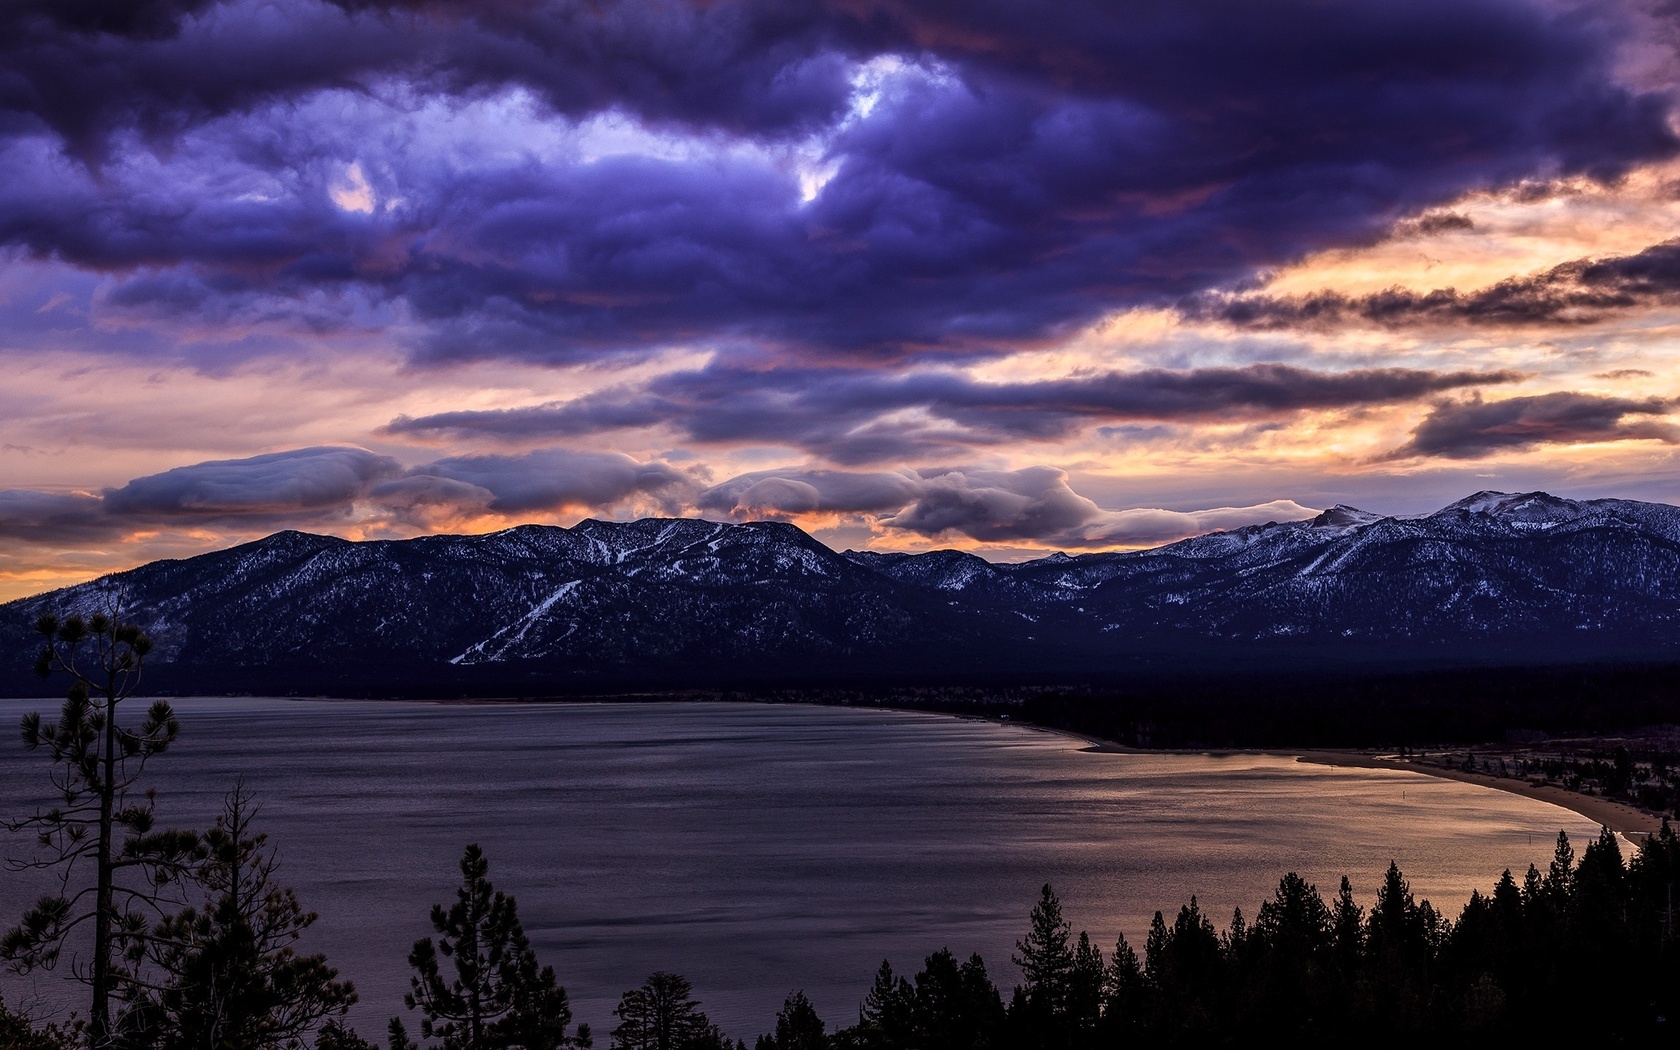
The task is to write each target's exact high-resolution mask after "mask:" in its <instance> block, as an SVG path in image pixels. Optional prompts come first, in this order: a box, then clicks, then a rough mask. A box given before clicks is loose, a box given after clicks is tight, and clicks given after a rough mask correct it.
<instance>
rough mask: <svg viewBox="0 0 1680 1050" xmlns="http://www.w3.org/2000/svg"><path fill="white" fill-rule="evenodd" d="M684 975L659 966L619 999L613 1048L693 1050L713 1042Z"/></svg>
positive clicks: (709, 1028)
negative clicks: (666, 970)
mask: <svg viewBox="0 0 1680 1050" xmlns="http://www.w3.org/2000/svg"><path fill="white" fill-rule="evenodd" d="M693 995H694V988H693V986H692V985H690V984H689V983H688V980H687V978H685V977H682V976H681V975H679V974H674V973H667V972H665V971H664V970H659V971H656V972H654V973H653V974H651V975H650V976H649V977H648V979H647V980H646V981H645V982H643V984H642V986H641V987H640V988H633V989H631V990H630V991H628V992H625V993H624V995H623V996H622V997H621V998H620V999H619V1001H618V1006H617V1008H616V1009H614V1010H613V1013H614V1015H615V1016H617V1017H618V1020H619V1024H618V1027H617V1028H614V1029H613V1031H612V1050H694V1048H696V1047H700V1046H706V1045H715V1044H716V1043H718V1042H720V1041H721V1040H720V1038H718V1037H714V1035H713V1025H712V1023H711V1021H709V1020H708V1019H707V1017H706V1015H705V1014H703V1013H701V1012H700V1004H699V1002H698V1001H696V1000H695V999H694V998H693Z"/></svg>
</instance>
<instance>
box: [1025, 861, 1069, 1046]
mask: <svg viewBox="0 0 1680 1050" xmlns="http://www.w3.org/2000/svg"><path fill="white" fill-rule="evenodd" d="M1028 921H1029V923H1030V925H1029V928H1028V930H1027V935H1026V936H1025V937H1024V938H1022V939H1021V940H1019V941H1017V942H1015V951H1016V954H1015V956H1014V962H1015V965H1016V966H1019V967H1020V968H1021V976H1022V977H1024V978H1025V979H1026V983H1025V984H1024V985H1023V986H1022V990H1023V991H1024V992H1025V993H1026V1000H1027V1002H1028V1004H1029V1005H1030V1006H1031V1007H1032V1008H1033V1010H1034V1011H1036V1012H1037V1013H1039V1014H1041V1015H1042V1016H1044V1017H1047V1018H1054V1019H1060V1018H1062V1017H1065V1016H1066V1015H1067V1010H1068V998H1069V996H1070V995H1071V993H1072V989H1073V967H1074V956H1073V948H1072V946H1071V945H1070V944H1069V943H1068V941H1069V938H1070V936H1071V934H1072V927H1071V926H1070V925H1069V924H1068V922H1067V920H1065V919H1063V918H1062V902H1061V901H1060V900H1058V899H1057V897H1056V893H1055V891H1054V890H1053V889H1051V888H1050V884H1049V883H1045V884H1044V889H1043V891H1042V892H1041V894H1040V896H1039V901H1038V903H1037V904H1035V905H1033V910H1032V915H1031V916H1030V917H1029V920H1028Z"/></svg>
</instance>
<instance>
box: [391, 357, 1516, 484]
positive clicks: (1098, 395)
mask: <svg viewBox="0 0 1680 1050" xmlns="http://www.w3.org/2000/svg"><path fill="white" fill-rule="evenodd" d="M1519 378H1521V376H1520V375H1519V374H1518V373H1516V372H1512V371H1509V370H1505V371H1489V372H1469V371H1459V372H1430V371H1423V370H1418V369H1407V368H1377V369H1358V370H1353V371H1348V372H1340V373H1331V372H1320V371H1313V370H1310V369H1304V368H1299V367H1294V366H1290V365H1283V364H1276V363H1273V364H1258V365H1250V366H1247V367H1243V368H1202V369H1191V370H1186V371H1168V370H1165V369H1150V370H1146V371H1139V372H1130V373H1120V372H1110V373H1104V374H1099V375H1091V376H1079V377H1074V378H1067V379H1058V380H1050V381H1041V382H1016V383H987V382H977V381H975V380H973V379H971V378H969V377H967V376H964V375H962V374H960V373H956V372H948V371H942V372H911V373H907V374H903V375H897V376H894V375H890V374H882V373H880V372H877V371H872V370H859V369H845V370H841V369H829V370H812V369H794V368H779V369H774V370H763V369H751V368H745V367H739V366H730V365H713V366H711V367H708V368H705V369H702V370H697V371H692V372H679V373H670V374H666V375H663V376H659V377H658V378H656V379H654V380H652V381H651V382H650V383H648V384H647V385H646V386H645V387H642V388H630V389H623V388H620V389H612V390H607V391H603V392H601V393H598V394H593V395H590V396H588V397H584V398H580V399H578V400H576V401H572V402H567V403H563V404H548V405H538V406H532V407H525V408H513V409H494V410H488V411H455V412H442V413H437V414H434V415H430V416H423V417H420V418H399V419H397V420H394V421H393V422H392V423H391V425H390V427H389V430H390V431H391V432H393V433H397V434H429V433H453V434H471V435H479V436H484V437H490V438H497V439H502V440H515V441H518V440H531V439H554V438H577V437H582V436H587V435H594V434H600V433H604V432H610V431H614V430H623V429H628V428H638V427H665V428H669V429H674V430H677V431H678V432H679V433H680V434H681V436H682V437H683V438H684V439H685V440H687V441H690V442H696V443H705V444H715V443H742V442H754V443H767V444H779V445H787V446H791V447H795V448H798V449H800V450H802V451H805V452H809V453H811V454H814V455H818V456H822V457H823V458H825V459H828V460H831V461H834V462H837V463H847V464H860V463H872V462H880V461H884V460H903V459H907V458H909V459H914V458H917V457H928V456H943V455H952V454H962V453H963V452H964V451H966V450H968V449H971V448H972V447H975V446H982V447H983V446H992V445H998V444H1002V443H1006V442H1011V441H1019V440H1023V439H1047V438H1058V437H1062V436H1065V435H1067V434H1069V433H1071V432H1073V431H1075V430H1076V429H1079V428H1082V427H1088V426H1093V425H1096V424H1098V423H1104V422H1116V421H1127V420H1166V421H1175V420H1189V421H1194V420H1207V419H1212V418H1219V419H1227V420H1228V419H1253V418H1270V417H1275V416H1278V415H1287V414H1289V413H1294V412H1300V411H1303V410H1307V409H1343V408H1355V407H1360V406H1364V405H1375V404H1387V403H1393V402H1396V401H1409V400H1415V399H1417V398H1420V397H1424V396H1427V395H1429V394H1433V393H1439V392H1441V391H1445V390H1453V389H1458V388H1462V387H1469V386H1484V385H1492V384H1499V383H1509V382H1513V381H1515V380H1517V379H1519ZM912 409H913V410H916V418H913V419H905V418H903V413H904V412H905V411H906V410H912Z"/></svg>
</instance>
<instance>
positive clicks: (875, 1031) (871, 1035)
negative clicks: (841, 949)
mask: <svg viewBox="0 0 1680 1050" xmlns="http://www.w3.org/2000/svg"><path fill="white" fill-rule="evenodd" d="M915 1023H916V990H915V989H914V988H912V987H911V985H910V982H909V981H907V980H905V979H904V978H902V977H899V976H896V975H895V974H894V973H893V968H892V964H891V963H890V962H888V961H887V960H885V959H882V960H881V967H880V969H878V970H876V971H875V981H874V983H873V984H872V985H870V988H869V994H868V995H867V996H865V997H864V1000H863V1005H862V1006H861V1007H860V1008H859V1009H858V1031H857V1035H858V1037H859V1039H860V1041H861V1042H862V1043H863V1045H864V1046H867V1047H872V1048H878V1050H895V1048H899V1047H905V1046H908V1045H909V1044H910V1041H911V1039H912V1038H913V1037H914V1033H915Z"/></svg>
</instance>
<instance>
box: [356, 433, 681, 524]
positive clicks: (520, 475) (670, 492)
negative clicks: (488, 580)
mask: <svg viewBox="0 0 1680 1050" xmlns="http://www.w3.org/2000/svg"><path fill="white" fill-rule="evenodd" d="M436 479H447V480H449V481H453V482H457V483H461V484H464V485H467V486H470V487H471V488H472V489H476V490H478V491H479V492H483V493H488V494H489V495H490V497H491V498H490V500H489V502H488V503H487V504H486V505H485V506H486V507H487V509H489V510H492V511H497V512H500V513H505V514H519V513H524V512H527V511H534V510H559V509H562V508H567V507H590V508H599V507H610V506H612V505H613V504H615V503H619V502H621V501H623V500H626V499H629V498H631V497H634V496H651V497H660V498H663V499H665V500H666V501H667V502H669V503H670V505H671V506H672V507H673V509H674V508H675V507H676V504H675V503H674V502H671V501H674V500H679V499H681V498H683V497H686V496H689V495H692V493H693V489H694V482H693V480H692V479H690V478H689V477H688V475H686V474H684V473H682V472H681V471H679V470H677V469H675V468H674V467H671V466H669V465H667V464H664V463H656V462H655V463H643V462H641V461H639V460H636V459H632V458H631V457H629V456H626V455H624V454H623V453H621V452H579V451H572V450H570V449H541V450H538V451H536V452H531V453H527V454H525V455H522V456H459V457H454V458H451V459H440V460H438V461H436V462H435V463H429V464H427V465H425V466H423V467H417V468H415V469H414V470H413V471H412V472H411V476H410V477H409V478H405V479H403V481H402V482H399V483H395V484H394V485H393V486H390V487H387V488H384V489H376V490H375V491H374V493H373V494H374V495H375V496H376V497H377V496H381V495H386V496H391V495H397V494H399V493H400V494H403V495H408V494H410V493H412V486H413V485H414V484H415V483H416V481H423V480H436ZM456 498H460V493H457V494H456Z"/></svg>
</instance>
